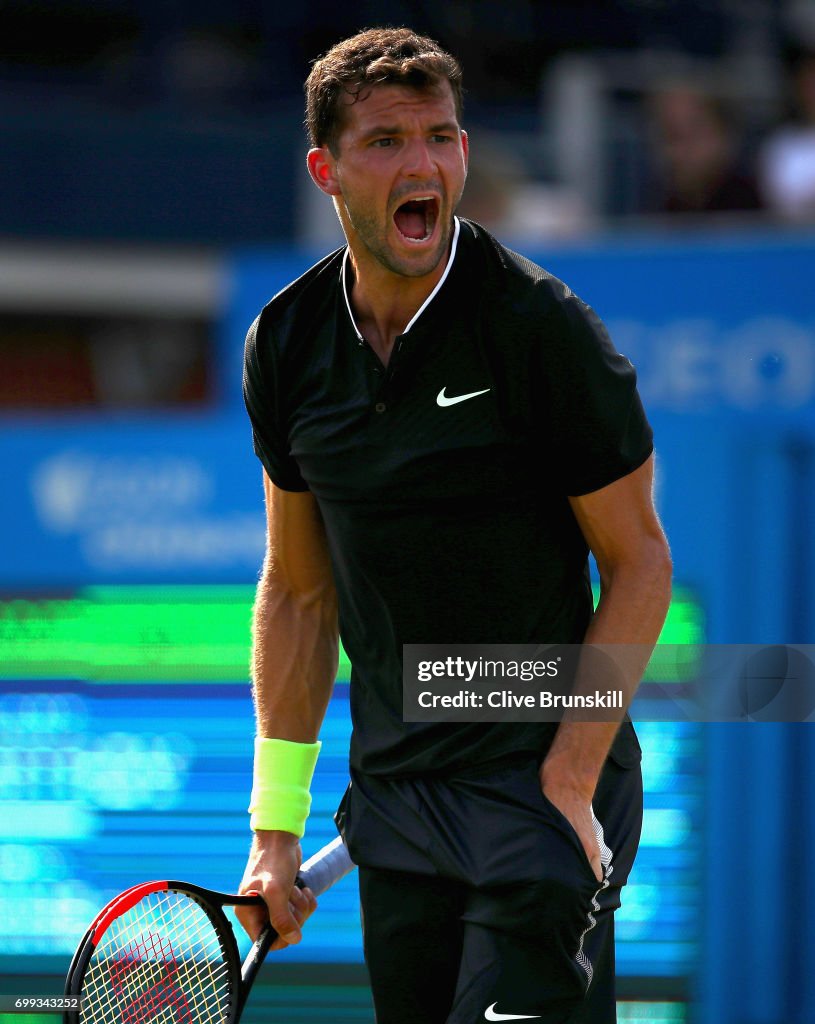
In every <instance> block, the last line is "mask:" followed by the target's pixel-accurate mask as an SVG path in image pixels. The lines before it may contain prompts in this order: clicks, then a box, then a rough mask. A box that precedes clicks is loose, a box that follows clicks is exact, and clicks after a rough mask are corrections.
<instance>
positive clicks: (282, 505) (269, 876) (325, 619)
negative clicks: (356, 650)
mask: <svg viewBox="0 0 815 1024" xmlns="http://www.w3.org/2000/svg"><path fill="white" fill-rule="evenodd" d="M263 484H264V490H265V495H266V518H267V546H266V558H265V560H264V564H263V572H262V575H261V578H260V582H259V584H258V589H257V596H256V600H255V609H254V623H253V648H252V682H253V693H254V700H255V712H256V716H257V735H258V736H260V737H264V738H273V739H281V740H290V741H292V742H294V743H313V742H314V741H315V740H316V739H317V736H318V734H319V731H320V726H321V725H322V721H323V718H324V717H325V712H326V708H327V706H328V701H329V699H330V697H331V690H332V687H333V684H334V679H335V677H336V673H337V660H338V651H339V642H338V627H337V597H336V591H335V588H334V579H333V575H332V571H331V562H330V559H329V555H328V546H327V542H326V537H325V530H324V527H323V523H322V519H321V516H320V511H319V508H318V506H317V503H316V501H315V499H314V497H313V495H312V494H311V493H310V492H308V491H284V490H281V489H280V488H279V487H276V486H275V485H274V484H273V483H272V482H271V480H270V479H269V477H268V474H267V473H266V472H264V474H263ZM300 860H301V853H300V843H299V839H298V837H297V836H296V835H295V834H294V833H292V832H285V831H272V830H269V831H265V830H258V831H256V832H255V837H254V840H253V842H252V848H251V850H250V854H249V861H248V864H247V867H246V872H245V873H244V877H243V881H242V883H241V891H242V892H246V891H248V890H255V891H257V892H260V893H261V895H262V896H263V897H264V899H265V901H266V904H267V906H268V908H269V917H270V920H271V922H272V926H273V927H274V928H275V930H276V931H277V932H278V934H279V935H280V936H281V939H279V940H278V941H277V943H276V944H275V947H279V946H283V945H288V944H291V943H293V942H298V941H299V940H300V927H299V926H300V924H301V923H302V922H303V921H304V920H305V918H306V917H308V915H309V914H310V913H311V912H312V910H313V909H314V907H315V906H316V902H315V900H314V897H313V896H311V894H310V893H308V892H306V893H305V894H303V893H300V891H299V890H298V889H296V888H293V884H294V879H295V876H296V874H297V871H298V869H299V867H300ZM239 917H240V920H241V923H242V924H243V926H244V928H245V929H246V930H247V931H248V932H249V934H250V935H251V936H252V937H253V938H254V937H255V936H256V935H257V932H258V931H259V930H260V928H261V926H262V924H263V922H264V920H265V914H264V913H263V911H262V909H255V908H253V909H247V910H243V911H242V912H241V913H240V915H239ZM275 947H273V948H275Z"/></svg>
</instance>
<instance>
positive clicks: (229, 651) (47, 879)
mask: <svg viewBox="0 0 815 1024" xmlns="http://www.w3.org/2000/svg"><path fill="white" fill-rule="evenodd" d="M252 599H253V591H252V588H251V587H248V586H194V587H170V586H167V587H137V586H130V587H95V588H85V589H82V590H80V591H77V592H76V593H74V594H71V595H69V596H65V595H60V596H37V597H21V596H14V597H10V598H8V599H7V600H4V601H0V675H1V676H2V679H0V722H1V723H2V728H1V729H0V735H1V736H2V745H1V746H0V887H2V906H3V914H2V915H0V970H2V972H3V973H13V974H15V975H18V974H24V973H26V972H38V971H42V970H43V969H44V967H43V965H44V964H46V963H47V964H50V967H51V969H52V970H53V971H54V973H57V974H59V973H61V972H62V970H63V965H64V964H66V963H67V959H68V958H69V957H70V954H71V953H72V951H73V948H74V946H75V945H76V942H77V940H78V939H79V937H80V936H81V934H82V933H83V931H84V929H85V928H86V927H87V925H88V923H89V921H90V920H91V919H92V917H93V916H94V914H95V913H96V911H97V909H98V908H99V907H100V906H101V905H102V904H103V902H104V901H105V900H107V899H109V898H110V897H111V896H113V895H115V894H116V893H117V892H119V891H120V890H122V889H125V888H127V887H128V886H129V885H131V884H133V883H134V882H135V881H139V880H142V879H146V878H158V877H162V878H167V877H170V878H183V879H186V880H189V881H193V882H198V883H200V884H202V885H206V886H209V887H212V888H220V889H224V890H231V889H234V888H235V887H236V886H237V884H238V882H239V880H240V875H241V872H242V870H243V864H244V859H245V854H246V848H247V844H248V823H247V816H246V804H247V800H248V793H249V788H250V776H251V737H252V734H253V731H254V722H253V713H252V706H251V696H250V690H249V685H248V681H247V670H248V663H249V635H250V620H251V606H252ZM703 639H704V621H703V615H702V610H701V608H700V607H699V604H698V602H697V601H696V599H695V598H694V595H693V594H692V592H690V591H688V590H685V589H683V588H677V590H676V592H675V595H674V600H673V604H672V607H671V613H670V616H669V620H668V622H667V624H666V627H665V631H664V633H663V640H664V641H665V642H669V643H673V644H676V643H689V644H696V643H700V642H702V641H703ZM348 675H349V665H348V662H347V659H346V658H345V657H344V656H343V658H342V660H341V663H340V670H339V674H338V683H337V686H336V688H335V694H334V697H333V699H332V701H331V703H330V706H329V710H328V715H327V718H326V722H325V725H324V728H323V732H322V739H323V750H322V753H321V757H320V762H319V766H318V771H317V776H316V779H315V786H314V791H313V795H314V803H313V811H312V815H311V818H310V820H309V826H308V831H307V833H306V837H305V839H304V841H303V846H304V852H305V855H306V856H308V855H309V854H310V853H311V852H313V851H315V850H316V849H318V848H319V847H320V846H322V845H323V844H324V843H325V842H328V841H329V840H330V839H331V838H333V836H334V835H335V834H336V832H335V828H334V825H333V821H332V815H333V812H334V810H335V808H336V805H337V803H338V801H339V799H340V796H341V795H342V792H343V790H344V788H345V784H346V779H347V762H348V741H349V736H350V721H349V716H348V684H347V680H348ZM638 732H639V735H640V740H641V743H642V746H643V751H644V756H645V763H646V794H645V803H646V810H645V821H644V830H643V837H642V844H641V847H640V853H639V857H638V861H637V864H636V867H635V870H634V875H633V877H632V879H631V884H630V885H629V886H628V888H627V889H626V890H625V892H624V894H623V907H622V910H621V911H620V912H619V913H618V915H617V936H618V970H619V973H620V975H621V976H622V977H625V976H628V977H631V978H645V977H649V978H654V979H658V978H662V979H666V980H670V979H672V978H673V979H682V978H687V977H688V976H689V974H690V973H691V972H692V969H693V966H694V963H695V960H696V956H697V951H698V950H697V943H698V934H697V921H698V909H699V906H700V894H699V885H700V835H701V833H700V825H701V816H702V798H701V776H700V772H701V762H702V732H701V729H700V727H699V726H698V725H695V724H693V723H670V722H650V723H649V722H646V723H642V724H640V725H639V726H638ZM668 880H670V884H668ZM282 956H283V957H285V958H286V959H287V960H288V961H289V962H292V961H297V960H304V961H310V962H319V961H339V962H346V963H356V962H359V961H361V959H362V952H361V937H360V930H359V913H358V907H357V892H356V879H355V877H354V876H353V875H351V876H349V878H347V879H345V880H344V881H343V882H341V883H340V884H339V885H338V886H337V887H336V888H335V889H334V890H333V891H332V892H331V893H330V894H329V895H326V896H325V897H323V899H322V900H321V906H320V910H319V912H318V914H317V915H315V917H314V918H312V920H311V921H310V922H309V924H308V928H307V933H306V936H305V938H304V941H303V943H302V944H301V945H300V946H298V947H295V948H293V949H289V950H287V951H285V953H284V954H282ZM632 1006H633V1004H632ZM677 1012H679V1011H678V1008H677ZM649 1019H651V1018H649ZM665 1019H672V1020H673V1019H677V1020H678V1019H683V1018H679V1017H676V1018H674V1017H671V1016H669V1017H666V1018H665Z"/></svg>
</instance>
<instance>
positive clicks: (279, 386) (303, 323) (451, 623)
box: [242, 29, 671, 1024]
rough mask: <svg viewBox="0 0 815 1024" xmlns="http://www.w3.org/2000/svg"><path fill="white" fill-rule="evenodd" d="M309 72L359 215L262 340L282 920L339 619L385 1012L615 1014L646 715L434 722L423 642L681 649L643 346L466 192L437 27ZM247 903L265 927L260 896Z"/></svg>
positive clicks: (378, 42) (328, 146) (374, 977)
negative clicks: (417, 713)
mask: <svg viewBox="0 0 815 1024" xmlns="http://www.w3.org/2000/svg"><path fill="white" fill-rule="evenodd" d="M306 93H307V123H308V128H309V132H310V135H311V144H312V148H311V149H310V151H309V153H308V170H309V173H310V175H311V178H312V180H313V181H314V183H315V185H316V186H317V187H318V188H319V189H320V190H321V191H322V192H324V193H325V194H326V195H327V196H329V197H330V198H331V199H332V200H333V203H334V207H335V209H336V212H337V215H338V216H339V219H340V223H341V224H342V228H343V231H344V233H345V237H346V239H347V245H345V246H343V247H342V248H341V249H338V250H337V251H336V252H333V253H331V254H330V255H328V256H326V257H325V258H324V259H323V260H321V261H320V262H319V263H317V264H316V265H315V266H314V267H312V268H311V269H310V270H308V271H307V272H306V273H305V274H304V275H303V276H302V277H300V278H298V279H297V280H296V281H294V282H293V283H292V284H291V285H289V286H288V287H287V288H285V289H284V290H283V291H282V292H280V293H279V294H278V295H276V296H275V297H274V298H273V299H272V300H271V302H270V303H269V304H268V305H267V306H266V307H265V308H264V310H263V311H262V313H261V314H260V316H259V317H258V319H257V320H256V321H255V323H254V324H253V325H252V327H251V329H250V331H249V335H248V338H247V343H246V361H245V374H244V390H245V400H246V405H247V408H248V411H249V415H250V418H251V422H252V428H253V433H254V447H255V451H256V452H257V454H258V456H259V458H260V460H261V462H262V464H263V467H264V471H265V472H264V483H265V494H266V509H267V514H268V550H267V555H266V560H265V564H264V568H263V574H262V577H261V580H260V584H259V587H258V592H257V603H256V606H255V618H254V665H253V672H254V695H255V702H256V710H257V729H258V734H257V739H256V743H255V776H254V788H253V792H252V799H251V805H250V810H251V812H252V827H253V829H254V830H255V835H254V840H253V844H252V849H251V853H250V857H249V862H248V866H247V869H246V873H245V876H244V879H243V883H242V890H243V891H246V890H250V889H256V890H259V891H260V892H262V894H263V895H264V897H265V899H266V902H267V904H268V907H269V913H270V916H271V920H272V923H273V925H274V927H275V928H276V929H277V930H278V932H279V933H280V935H281V940H280V942H281V944H282V943H294V942H297V941H298V940H299V938H300V935H301V930H300V929H301V925H302V923H303V921H304V920H305V918H306V917H307V916H308V914H309V913H311V911H312V910H313V908H314V900H313V898H312V897H311V896H310V894H308V893H306V894H301V893H298V892H297V891H296V890H293V888H292V883H293V880H294V877H295V873H296V871H297V867H298V864H299V862H300V856H301V854H300V846H299V839H300V837H301V836H302V835H303V832H304V828H305V820H306V816H307V813H308V809H309V802H310V797H309V786H310V783H311V776H312V772H313V770H314V765H315V761H316V758H317V752H318V750H319V742H318V740H317V737H318V733H319V730H320V725H321V722H322V720H323V716H324V713H325V709H326V705H327V703H328V700H329V696H330V693H331V687H332V682H333V679H334V676H335V672H336V668H337V649H338V630H339V632H340V633H341V635H342V638H343V643H344V646H345V649H346V651H347V652H348V655H349V657H350V660H351V664H352V675H351V712H352V716H353V726H354V731H353V737H352V741H351V752H350V771H351V779H352V782H351V785H350V786H349V788H348V790H347V792H346V794H345V796H344V798H343V802H342V805H341V807H340V809H339V811H338V815H337V822H338V826H339V828H340V830H341V832H342V833H343V835H344V837H345V840H346V842H347V844H348V847H349V849H350V852H351V855H352V857H353V859H354V860H355V861H356V863H357V864H358V865H359V869H360V870H359V878H360V894H361V904H362V915H363V933H364V945H365V956H366V961H367V964H368V967H369V971H370V976H371V985H372V989H373V997H374V1003H375V1007H376V1015H377V1021H378V1022H379V1024H434V1022H438V1024H442V1022H447V1024H475V1022H476V1021H483V1020H489V1021H500V1020H511V1019H525V1018H528V1019H536V1020H539V1021H542V1022H545V1024H555V1022H567V1021H568V1022H578V1021H579V1022H591V1024H608V1022H611V1021H614V1020H615V1019H616V1012H615V991H614V933H613V912H614V910H615V908H616V907H617V906H619V902H620V890H621V888H622V886H623V885H624V883H625V881H626V878H627V876H628V873H629V871H630V868H631V865H632V863H633V860H634V854H635V851H636V847H637V843H638V840H639V832H640V825H641V814H642V784H641V774H640V766H639V762H640V749H639V744H638V742H637V739H636V736H635V733H634V729H633V727H632V725H631V723H630V720H628V719H627V718H626V720H625V721H624V722H623V723H622V725H619V723H599V722H591V723H590V722H578V721H573V720H571V721H563V722H560V723H557V722H555V723H528V724H497V723H492V724H491V723H463V724H456V725H450V724H444V723H405V722H404V721H403V716H402V686H401V680H402V645H403V644H404V643H441V644H445V643H453V642H455V643H486V642H490V643H512V644H516V643H555V642H557V643H581V642H584V641H586V642H594V643H602V644H609V643H624V644H632V645H640V646H641V648H642V649H643V650H646V651H650V648H651V646H652V645H653V644H654V643H655V641H656V639H657V636H658V634H659V631H660V628H661V626H662V623H663V620H664V617H665V614H666V611H667V607H668V602H669V591H670V575H671V567H670V557H669V553H668V548H667V544H666V541H665V538H664V536H663V533H662V530H661V528H660V525H659V523H658V520H657V517H656V515H655V512H654V507H653V504H652V473H653V452H652V434H651V429H650V427H649V425H648V422H647V420H646V417H645V414H644V412H643V409H642V406H641V403H640V400H639V397H638V395H637V390H636V380H635V373H634V369H633V367H632V366H631V364H630V363H629V362H628V360H627V359H625V358H624V357H623V356H621V355H620V354H619V353H618V352H617V351H616V350H615V349H614V347H613V345H612V344H611V342H610V340H609V338H608V335H607V333H606V331H605V329H604V327H603V325H602V324H601V322H600V321H599V320H598V318H597V316H596V315H595V314H594V313H593V311H592V310H591V309H590V308H589V307H588V306H586V305H585V304H584V303H583V302H582V301H581V300H580V299H578V298H577V297H575V295H573V294H572V292H571V291H570V290H569V289H568V288H567V287H566V286H565V285H564V284H562V283H561V282H560V281H558V280H557V279H556V278H554V277H552V275H550V274H549V273H547V272H546V271H545V270H543V269H541V268H540V267H538V266H536V265H534V264H533V263H531V262H529V261H528V260H526V259H524V258H523V257H522V256H519V255H517V254H515V253H513V252H511V251H510V250H508V249H507V248H505V247H504V246H503V245H501V244H500V243H499V242H498V241H497V240H496V239H495V238H493V237H492V236H491V235H490V234H489V233H488V232H487V231H485V230H484V229H483V228H482V227H480V226H479V225H477V224H475V223H472V222H469V221H467V220H464V219H461V218H458V217H456V216H455V210H456V206H457V204H458V202H459V199H460V197H461V194H462V189H463V188H464V181H465V177H466V171H467V155H468V140H467V135H466V134H465V132H464V131H462V128H461V72H460V69H459V66H458V64H457V62H456V61H455V60H454V59H453V58H452V57H451V56H450V55H449V54H447V53H445V52H444V51H443V50H442V49H440V47H439V46H438V44H436V43H435V42H434V41H432V40H430V39H426V38H423V37H420V36H417V35H415V34H414V33H412V32H411V31H409V30H407V29H373V30H368V31H365V32H362V33H360V34H359V35H357V36H354V37H353V38H350V39H346V40H345V41H343V42H341V43H339V44H338V45H337V46H335V47H334V48H333V49H331V50H330V51H329V52H328V53H327V54H326V55H325V56H324V57H323V58H321V59H320V60H318V61H317V62H316V63H315V64H314V67H313V70H312V72H311V74H310V75H309V78H308V81H307V83H306ZM589 550H591V551H592V552H593V554H594V556H595V559H596V562H597V565H598V567H599V572H600V579H601V596H600V601H599V604H598V607H597V609H596V612H595V611H593V608H592V595H591V589H590V584H589V576H588V569H587V559H588V554H589ZM646 657H647V655H646ZM641 670H642V665H641V664H640V665H634V666H633V667H631V668H629V669H628V670H627V671H628V675H629V678H628V679H627V680H626V682H627V684H628V686H629V689H630V690H631V691H633V689H634V688H635V686H636V684H637V682H638V680H639V674H640V672H641ZM243 923H244V926H245V927H246V928H247V930H248V931H249V932H250V934H255V933H256V932H257V930H258V928H259V926H260V916H259V914H257V915H256V916H250V915H249V914H246V915H244V919H243Z"/></svg>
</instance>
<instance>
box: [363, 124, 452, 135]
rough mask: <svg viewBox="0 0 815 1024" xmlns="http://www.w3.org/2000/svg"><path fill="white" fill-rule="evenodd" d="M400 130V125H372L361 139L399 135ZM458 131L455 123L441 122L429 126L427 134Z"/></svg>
mask: <svg viewBox="0 0 815 1024" xmlns="http://www.w3.org/2000/svg"><path fill="white" fill-rule="evenodd" d="M402 130H403V129H402V128H401V126H400V125H396V124H391V125H387V124H379V125H374V127H373V128H369V129H368V130H367V131H366V132H364V134H363V136H362V137H363V138H364V139H372V138H374V137H375V136H377V135H400V134H401V133H402ZM458 130H459V129H458V124H456V122H455V121H442V122H441V124H434V125H431V126H430V127H429V128H428V129H427V133H428V134H429V135H436V134H438V133H439V132H457V131H458Z"/></svg>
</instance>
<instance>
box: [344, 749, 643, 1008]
mask: <svg viewBox="0 0 815 1024" xmlns="http://www.w3.org/2000/svg"><path fill="white" fill-rule="evenodd" d="M593 808H594V814H595V830H596V832H597V834H598V839H599V841H600V847H601V852H602V853H603V860H604V876H605V877H604V881H603V883H602V884H600V883H598V881H597V879H596V877H595V875H594V872H593V870H592V868H591V865H590V863H589V861H588V858H587V857H586V854H585V851H584V850H583V846H582V844H581V843H580V841H579V839H578V838H577V834H576V833H575V832H574V829H573V828H572V826H571V825H570V824H569V822H568V821H567V820H566V818H565V817H564V816H563V815H562V814H561V813H560V811H559V810H558V809H557V808H556V807H555V806H554V805H553V804H552V803H551V802H549V801H548V800H547V799H546V797H545V796H544V795H543V794H542V793H541V790H540V784H539V781H538V762H537V761H536V760H535V759H526V760H523V761H521V762H516V763H511V764H504V765H502V766H500V767H494V768H491V769H489V770H486V769H485V770H482V771H479V772H475V771H474V772H472V773H469V774H467V775H466V776H457V777H455V778H433V779H430V778H421V779H398V780H397V779H381V778H376V779H374V778H371V777H364V778H359V777H357V778H354V780H353V781H352V785H351V787H350V788H349V791H348V793H347V794H346V797H345V798H344V800H343V805H342V807H341V808H340V812H339V814H338V823H339V824H340V827H341V829H342V831H343V833H344V835H345V838H346V842H347V843H348V846H349V849H350V852H351V855H352V857H353V858H354V860H355V861H356V862H357V864H358V865H359V866H360V872H359V879H360V898H361V904H362V919H363V937H364V946H365V959H366V962H367V964H368V969H369V972H370V976H371V988H372V991H373V997H374V1005H375V1008H376V1019H377V1024H476V1022H483V1021H484V1020H502V1019H510V1018H509V1017H508V1016H502V1015H509V1014H522V1015H529V1016H532V1017H535V1018H537V1020H538V1021H540V1022H541V1024H567V1022H568V1024H612V1022H614V1021H615V1020H616V1009H615V987H614V922H613V912H614V910H615V909H616V908H617V907H619V905H620V890H621V889H622V886H623V885H624V884H625V882H626V880H627V878H628V874H629V872H630V870H631V866H632V864H633V861H634V855H635V853H636V848H637V844H638V842H639V835H640V828H641V825H642V776H641V772H640V769H639V764H638V763H634V764H628V765H627V766H623V765H622V764H619V763H617V762H615V761H613V760H612V759H611V758H609V760H608V761H607V763H606V766H605V768H604V770H603V772H602V775H601V778H600V781H599V783H598V787H597V791H596V793H595V798H594V801H593Z"/></svg>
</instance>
